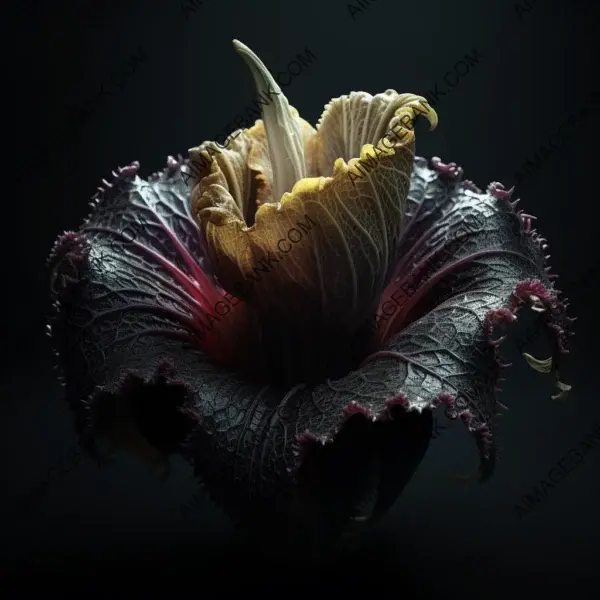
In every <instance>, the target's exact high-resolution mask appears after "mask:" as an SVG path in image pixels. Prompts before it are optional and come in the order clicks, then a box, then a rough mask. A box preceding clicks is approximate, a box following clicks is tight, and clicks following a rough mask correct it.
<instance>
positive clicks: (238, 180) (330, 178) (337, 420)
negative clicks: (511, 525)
mask: <svg viewBox="0 0 600 600" xmlns="http://www.w3.org/2000/svg"><path fill="white" fill-rule="evenodd" d="M234 46H235V48H236V49H237V51H238V52H239V54H240V55H241V56H242V58H243V59H244V60H245V62H246V63H247V64H248V66H249V67H250V70H251V72H252V75H253V77H254V81H255V84H256V87H257V89H258V92H259V93H260V94H261V97H262V98H268V101H266V102H263V105H262V117H263V118H262V119H261V120H258V121H257V122H256V124H255V125H254V126H253V127H251V128H249V129H246V130H243V131H242V130H239V131H235V132H232V134H231V136H230V138H229V139H228V140H227V143H226V144H224V145H219V144H216V143H214V142H204V143H203V144H201V145H200V146H198V147H197V148H193V149H191V150H190V151H189V157H188V158H186V159H183V158H182V157H181V156H179V157H178V158H177V159H175V158H174V157H172V156H169V157H168V159H167V166H166V168H165V169H164V170H163V171H162V172H159V173H155V174H153V175H151V176H150V177H149V178H148V180H144V179H142V178H141V177H140V175H139V163H137V162H133V163H132V164H130V165H128V166H126V167H124V168H119V169H118V172H113V180H112V181H111V182H108V181H105V180H103V185H102V186H101V187H100V188H99V190H98V193H97V194H96V195H95V196H94V197H93V202H92V206H93V210H92V213H91V214H90V215H89V216H88V218H87V219H86V220H85V221H84V223H83V225H82V226H81V227H80V229H79V230H78V231H75V232H65V233H64V234H62V235H61V236H60V237H59V239H58V240H57V242H56V243H55V245H54V248H53V249H52V252H51V255H50V259H49V264H50V270H51V293H52V296H53V302H54V308H55V311H54V314H53V317H52V320H51V324H50V325H49V331H50V333H51V337H52V339H53V343H54V346H55V351H56V354H57V356H58V357H59V363H60V367H61V369H62V372H63V377H62V379H63V383H64V385H65V388H66V396H67V400H68V402H69V405H70V407H71V408H72V410H73V411H74V415H75V421H76V425H77V431H78V433H79V435H80V440H81V444H82V447H83V448H84V449H86V450H87V452H88V453H89V454H90V455H91V456H93V457H95V458H97V459H99V460H101V459H103V458H106V457H107V455H110V456H112V454H113V453H114V451H115V449H117V448H121V447H126V448H128V449H129V450H130V451H132V452H134V453H135V454H136V455H138V456H140V457H142V458H144V459H145V460H147V461H149V462H151V463H152V464H156V465H159V466H161V467H163V468H165V469H166V467H167V466H168V459H169V456H170V455H172V454H174V453H179V454H181V455H183V456H184V457H185V458H186V459H187V460H189V462H190V463H191V464H192V465H193V467H194V471H195V473H196V475H197V476H198V478H199V480H200V481H201V482H202V484H203V485H204V487H205V489H206V491H207V492H208V494H209V495H210V496H211V497H212V499H213V500H214V501H215V502H216V503H217V504H218V505H219V506H220V507H221V508H222V509H223V510H225V511H226V512H227V513H228V514H229V515H230V516H231V517H232V518H233V519H234V520H235V521H236V522H238V523H240V524H244V525H247V526H248V527H249V528H250V529H251V530H257V531H259V532H260V535H261V537H262V538H263V539H269V540H272V539H276V540H279V541H281V539H282V536H284V535H285V536H287V538H288V541H289V540H291V541H293V542H294V543H296V544H297V546H298V547H301V548H304V547H306V546H307V545H308V546H310V545H312V546H313V547H318V548H320V549H324V548H334V547H337V546H338V545H339V543H340V541H341V540H343V539H345V537H346V536H352V535H355V534H356V533H357V532H360V531H361V530H362V529H364V527H366V526H368V525H370V524H371V523H373V522H374V520H375V519H377V518H378V517H380V516H381V515H383V514H385V512H386V511H387V510H388V509H389V508H390V507H391V506H392V504H393V503H394V502H395V501H396V499H397V498H398V496H399V495H400V493H401V492H402V489H403V488H404V486H405V485H406V483H407V482H408V481H409V480H410V478H411V476H412V475H413V473H414V471H415V469H416V468H417V466H418V465H419V463H420V461H421V459H422V458H423V456H424V454H425V452H426V450H427V447H428V444H429V439H430V435H431V429H432V421H433V420H432V414H433V412H434V411H435V410H436V409H437V408H438V407H441V409H443V410H444V411H445V414H446V415H447V416H448V417H449V418H450V419H457V418H460V420H461V421H462V422H463V423H464V424H465V425H466V427H467V429H468V431H469V432H470V433H471V434H472V436H473V438H474V439H475V441H476V443H477V447H478V450H479V455H480V476H481V480H485V479H487V478H488V477H489V476H490V475H491V474H492V472H493V470H494V466H495V457H496V453H495V442H494V440H495V430H496V415H497V412H498V410H499V409H500V408H502V405H500V404H499V403H498V402H497V401H496V399H495V388H496V384H497V382H498V379H499V375H500V371H501V369H502V367H503V366H505V365H503V363H502V361H501V357H500V350H499V346H500V344H501V342H502V340H503V339H504V338H503V336H501V334H500V333H499V330H502V329H504V328H506V327H507V326H508V325H510V324H511V323H514V322H515V321H516V319H517V315H518V313H519V310H520V309H522V308H525V309H531V310H533V311H535V312H536V313H537V318H538V319H539V321H540V326H542V327H545V329H546V331H547V332H548V334H549V340H550V342H551V345H552V353H551V356H550V357H549V358H546V359H538V358H534V357H532V356H530V355H525V356H526V359H527V360H528V362H529V363H530V365H531V366H533V367H534V368H535V369H537V370H539V371H543V372H547V373H551V374H552V375H553V376H554V377H555V378H556V383H557V387H558V393H557V395H556V396H555V397H563V396H564V395H565V394H566V392H567V391H568V389H569V386H567V385H566V384H564V383H562V382H561V381H560V380H559V378H558V366H559V357H560V355H561V354H563V353H566V352H567V345H566V341H567V336H568V331H567V330H568V326H569V324H570V322H571V321H572V319H570V318H569V317H567V316H566V303H565V301H564V299H562V298H561V294H560V292H559V291H558V290H557V289H556V288H555V286H554V283H553V279H554V277H555V276H554V275H551V274H550V273H549V270H550V269H549V267H548V265H547V258H548V257H545V256H544V253H545V250H546V249H547V244H546V242H545V240H544V239H543V238H542V237H541V236H540V235H539V234H538V233H537V232H536V231H535V229H533V228H532V219H533V218H534V217H532V216H531V215H528V214H525V213H523V212H522V211H517V210H516V208H515V205H516V204H517V202H518V201H511V194H512V190H506V189H505V188H504V186H503V185H502V184H500V183H497V182H494V183H491V184H490V185H488V187H487V189H486V190H485V191H482V190H481V189H479V188H478V187H477V186H476V185H475V184H474V183H473V182H471V181H467V180H463V177H462V175H463V171H462V169H461V168H460V167H458V166H457V165H456V164H454V163H449V164H446V163H444V162H442V161H441V160H440V159H439V158H434V159H432V160H431V161H427V160H425V159H423V158H420V157H416V156H415V132H414V123H415V120H416V118H417V117H418V116H421V115H422V116H424V117H425V118H426V119H427V120H428V121H429V123H430V125H431V127H432V128H434V127H435V126H436V124H437V115H436V113H435V111H434V110H433V109H432V108H431V107H430V106H429V104H428V103H427V101H426V100H425V99H424V98H421V97H419V96H415V95H412V94H398V93H396V92H395V91H394V90H387V91H386V92H384V93H382V94H377V95H375V96H371V95H370V94H367V93H364V92H352V93H351V94H349V95H348V96H342V97H340V98H336V99H334V100H332V101H331V102H330V103H329V104H328V105H327V106H326V107H325V111H324V112H323V115H322V116H321V119H320V120H319V122H318V124H317V126H316V128H313V127H312V126H311V125H310V124H309V123H307V122H306V121H304V120H303V119H302V118H300V116H299V114H298V112H297V111H296V110H295V109H294V108H293V107H292V106H290V105H289V103H288V101H287V99H286V98H285V96H284V95H283V93H282V92H281V89H280V88H279V87H278V86H277V84H276V82H275V81H274V79H273V77H272V76H271V75H270V74H269V72H268V70H267V69H266V67H265V66H264V64H263V63H262V62H261V61H260V60H259V59H258V57H257V56H256V55H255V54H254V53H253V52H252V51H251V50H249V49H248V48H247V47H246V46H244V45H243V44H241V43H240V42H237V41H236V42H234ZM106 442H108V450H107V449H106ZM267 532H268V533H267Z"/></svg>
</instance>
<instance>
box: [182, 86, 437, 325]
mask: <svg viewBox="0 0 600 600" xmlns="http://www.w3.org/2000/svg"><path fill="white" fill-rule="evenodd" d="M420 102H422V99H420V98H418V97H416V96H412V95H408V94H406V95H403V96H399V97H397V98H396V99H395V101H394V102H393V103H391V104H390V106H391V109H390V110H391V112H390V110H384V111H383V113H384V114H385V115H386V118H387V119H388V121H387V125H388V126H389V127H391V128H396V131H398V132H399V133H400V135H399V136H398V137H396V138H395V139H394V137H393V135H390V136H389V137H387V136H386V129H385V128H382V127H374V126H369V127H366V128H365V129H364V131H365V132H367V133H364V134H363V133H361V135H360V136H359V139H363V138H365V136H366V135H370V134H371V133H372V132H373V131H374V132H375V133H376V134H378V133H379V132H380V130H381V135H382V137H380V138H377V139H375V138H374V139H373V140H372V143H367V144H366V145H364V146H362V147H361V149H360V152H361V154H360V156H359V157H355V158H352V159H351V160H350V161H349V163H348V164H346V162H345V161H344V159H343V158H338V159H337V161H336V162H335V165H334V168H333V174H332V176H331V177H317V178H309V179H303V180H301V181H299V182H298V183H297V184H296V185H295V186H294V188H293V189H292V191H291V192H290V193H286V194H284V196H283V198H282V200H281V202H280V203H276V204H264V205H262V206H261V207H260V208H259V210H258V211H257V213H256V221H255V224H254V225H252V226H250V227H248V226H247V225H246V223H244V222H243V221H242V220H241V219H240V217H239V214H237V213H236V212H235V211H232V210H230V206H231V200H230V199H229V197H228V196H229V194H228V193H227V191H226V190H225V189H224V188H223V187H222V186H221V185H218V184H215V185H213V184H212V183H210V182H209V185H206V183H205V182H203V181H200V182H199V183H198V184H197V185H196V186H195V188H194V191H193V194H192V210H193V213H194V215H195V216H196V219H197V221H198V223H199V224H200V227H201V229H202V231H203V234H204V236H205V239H206V247H207V251H208V254H209V256H210V258H211V262H212V264H213V265H214V268H215V271H216V273H217V276H218V278H219V281H220V283H221V285H222V286H223V287H224V288H225V289H227V290H229V291H230V292H232V293H234V294H236V296H239V297H241V298H243V299H245V300H247V301H248V302H249V303H250V304H251V305H252V306H253V307H254V308H255V309H256V310H257V311H258V312H259V313H261V314H277V315H278V318H279V319H281V320H282V321H287V322H288V323H297V322H299V321H304V322H305V324H306V326H314V327H319V328H322V327H323V326H324V324H327V325H328V326H329V327H330V328H331V329H332V330H336V329H344V330H347V331H350V330H352V329H353V328H357V327H359V326H360V325H361V324H362V323H363V322H364V320H365V319H366V318H367V317H368V315H369V313H370V312H371V311H372V310H373V308H374V307H375V305H376V303H377V302H378V300H379V295H380V293H381V291H382V289H383V287H384V285H385V283H386V282H387V278H388V276H389V272H390V268H391V267H392V266H393V264H394V263H395V262H396V258H397V245H398V240H399V238H400V233H401V230H402V222H403V215H404V212H405V210H404V209H405V202H406V195H407V193H408V190H409V185H410V174H411V170H412V159H413V147H414V132H413V131H412V129H413V120H414V119H415V118H416V116H418V115H419V114H423V113H425V114H426V116H427V117H428V118H429V119H430V120H431V121H432V122H434V121H435V117H434V116H433V113H432V112H429V113H426V111H425V110H424V109H422V108H419V107H420V106H421V105H420ZM392 109H393V110H392ZM378 122H380V123H383V121H382V117H380V118H379V121H378ZM369 123H370V122H367V124H369ZM371 130H372V131H371ZM361 131H363V130H361ZM365 139H366V138H365ZM373 144H375V145H373ZM270 271H274V273H273V274H272V275H270V274H269V272H270ZM263 274H264V276H263ZM259 280H260V285H255V284H256V282H258V281H259ZM292 299H293V300H294V301H293V302H292V301H291V300H292Z"/></svg>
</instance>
